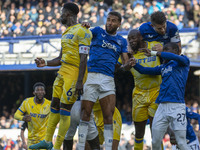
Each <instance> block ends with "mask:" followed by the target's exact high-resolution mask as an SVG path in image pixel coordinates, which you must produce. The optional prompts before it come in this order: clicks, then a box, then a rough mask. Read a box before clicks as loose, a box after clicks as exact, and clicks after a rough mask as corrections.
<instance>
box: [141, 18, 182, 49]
mask: <svg viewBox="0 0 200 150" xmlns="http://www.w3.org/2000/svg"><path fill="white" fill-rule="evenodd" d="M166 23H167V29H166V33H165V35H161V34H158V33H157V32H156V31H155V30H154V28H153V27H152V26H151V22H147V23H143V24H142V25H141V26H140V28H139V31H140V33H141V35H142V37H143V39H144V40H145V41H149V42H151V41H158V42H161V43H162V44H163V45H164V44H167V43H169V42H175V43H178V42H180V41H181V40H180V36H179V31H178V28H177V26H176V25H175V24H173V23H172V22H169V21H167V22H166Z"/></svg>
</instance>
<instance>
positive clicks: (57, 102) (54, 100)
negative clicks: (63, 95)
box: [51, 97, 60, 110]
mask: <svg viewBox="0 0 200 150" xmlns="http://www.w3.org/2000/svg"><path fill="white" fill-rule="evenodd" d="M51 107H52V108H55V109H56V110H59V109H60V99H59V98H56V97H53V98H52V101H51Z"/></svg>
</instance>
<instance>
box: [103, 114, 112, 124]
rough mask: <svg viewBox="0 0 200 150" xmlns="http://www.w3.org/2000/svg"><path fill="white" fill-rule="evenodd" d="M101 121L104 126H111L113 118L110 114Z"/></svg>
mask: <svg viewBox="0 0 200 150" xmlns="http://www.w3.org/2000/svg"><path fill="white" fill-rule="evenodd" d="M103 120H104V123H105V124H111V123H112V121H113V116H112V114H108V115H104V116H103Z"/></svg>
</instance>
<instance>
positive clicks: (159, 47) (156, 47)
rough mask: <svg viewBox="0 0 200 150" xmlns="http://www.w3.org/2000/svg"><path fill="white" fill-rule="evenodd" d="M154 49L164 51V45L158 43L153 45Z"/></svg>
mask: <svg viewBox="0 0 200 150" xmlns="http://www.w3.org/2000/svg"><path fill="white" fill-rule="evenodd" d="M152 50H153V51H158V52H162V51H163V46H162V45H161V44H156V45H155V46H154V47H152Z"/></svg>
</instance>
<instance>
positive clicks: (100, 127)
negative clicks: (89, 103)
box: [93, 103, 104, 145]
mask: <svg viewBox="0 0 200 150" xmlns="http://www.w3.org/2000/svg"><path fill="white" fill-rule="evenodd" d="M94 105H97V104H96V103H95V104H94ZM94 107H95V106H94ZM99 107H100V109H99V110H94V108H93V112H94V120H95V123H96V127H97V131H98V134H99V142H100V145H102V144H103V142H104V136H103V134H104V123H103V114H102V111H101V106H100V104H99Z"/></svg>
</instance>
